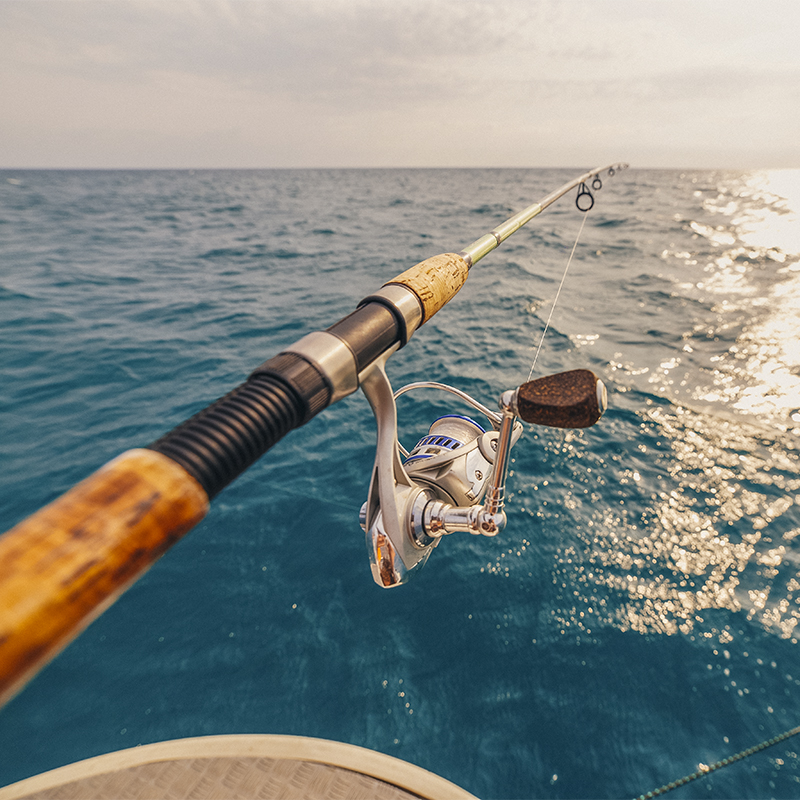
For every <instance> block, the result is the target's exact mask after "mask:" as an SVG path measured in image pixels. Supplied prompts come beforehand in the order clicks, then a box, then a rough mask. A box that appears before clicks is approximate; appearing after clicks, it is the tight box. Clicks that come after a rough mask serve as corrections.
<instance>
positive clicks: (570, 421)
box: [359, 359, 605, 588]
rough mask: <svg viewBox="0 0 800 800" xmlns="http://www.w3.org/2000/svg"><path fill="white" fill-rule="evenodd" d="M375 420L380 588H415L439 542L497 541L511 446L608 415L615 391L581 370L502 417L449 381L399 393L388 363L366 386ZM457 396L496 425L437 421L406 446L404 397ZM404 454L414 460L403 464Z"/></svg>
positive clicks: (370, 500) (541, 384) (505, 398)
mask: <svg viewBox="0 0 800 800" xmlns="http://www.w3.org/2000/svg"><path fill="white" fill-rule="evenodd" d="M361 387H362V389H363V391H364V394H365V395H366V397H367V399H368V400H369V402H370V405H371V406H372V409H373V411H374V413H375V418H376V420H377V423H378V443H377V448H376V454H375V465H374V467H373V471H372V481H371V483H370V488H369V494H368V497H367V502H366V503H364V505H363V506H362V507H361V513H360V515H359V517H360V522H361V527H362V529H363V530H364V531H365V533H366V538H367V550H368V553H369V558H370V565H371V568H372V576H373V578H374V580H375V582H376V583H377V584H378V585H379V586H382V587H384V588H391V587H393V586H399V585H401V584H403V583H406V582H407V581H408V580H409V578H410V577H411V574H412V573H413V572H415V571H417V570H418V569H420V568H421V567H422V566H423V565H424V564H425V562H426V561H427V560H428V557H429V556H430V554H431V552H432V550H433V548H434V547H436V546H437V545H438V543H439V540H440V539H441V538H442V537H443V536H445V535H447V534H449V533H455V532H467V533H472V534H482V535H484V536H496V535H497V534H498V533H499V532H500V531H501V530H503V528H504V527H505V524H506V515H505V512H504V510H503V505H504V496H505V481H506V475H507V472H508V464H509V461H510V451H511V448H512V446H513V445H514V444H516V442H517V441H518V439H519V437H520V435H521V434H522V423H521V422H520V421H519V419H517V415H520V416H521V417H522V419H524V420H525V421H527V422H534V423H537V422H538V423H539V424H545V425H550V426H554V427H562V428H577V427H587V426H588V425H591V424H594V422H596V421H597V419H599V417H600V415H601V414H602V413H603V411H604V410H605V387H604V386H603V384H602V382H601V381H599V380H598V379H597V378H596V377H595V376H594V375H593V374H592V373H591V372H588V371H587V370H573V371H571V372H567V373H560V374H559V375H551V376H547V377H546V378H539V379H537V380H535V381H530V382H529V383H526V384H523V385H522V386H521V387H519V388H518V389H515V390H509V391H507V392H505V393H504V394H503V395H502V396H501V398H500V402H499V406H500V413H497V412H494V411H491V410H489V409H488V408H486V407H485V406H483V405H482V404H481V403H479V402H478V401H477V400H475V399H474V398H472V397H470V396H469V395H467V394H466V393H465V392H462V391H460V390H458V389H455V388H453V387H452V386H447V385H446V384H441V383H433V382H421V383H415V384H410V385H408V386H405V387H403V388H402V389H400V390H399V391H397V392H394V393H393V392H392V388H391V385H390V383H389V379H388V377H387V376H386V371H385V359H382V360H381V362H380V363H379V364H377V365H376V367H375V368H374V369H372V370H371V371H370V372H369V374H368V375H367V376H365V377H364V378H363V379H362V382H361ZM423 388H426V389H439V390H442V391H446V392H449V393H451V394H454V395H456V396H457V397H459V398H460V399H462V400H463V401H465V402H467V403H469V404H470V405H471V406H472V407H473V408H475V409H477V410H478V411H480V412H481V413H482V414H484V416H485V417H486V418H487V420H488V422H489V425H490V427H491V430H486V429H484V427H483V426H482V425H480V424H478V423H477V422H475V420H473V419H471V418H469V417H465V416H462V415H459V414H447V415H445V416H442V417H439V418H438V419H436V420H434V421H433V423H431V426H430V428H429V430H428V433H427V434H426V435H425V436H423V437H422V438H421V439H420V440H419V441H418V442H417V444H416V445H415V446H414V448H413V449H412V450H411V452H410V453H409V452H406V451H405V449H404V448H402V446H401V445H400V444H399V442H398V440H397V405H396V402H395V400H396V398H397V397H399V396H400V395H402V394H405V393H406V392H408V391H411V390H412V389H423ZM401 452H402V454H403V456H404V457H405V458H401Z"/></svg>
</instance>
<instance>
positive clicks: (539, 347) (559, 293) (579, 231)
mask: <svg viewBox="0 0 800 800" xmlns="http://www.w3.org/2000/svg"><path fill="white" fill-rule="evenodd" d="M590 207H591V206H590ZM587 216H588V209H587V210H586V212H584V214H583V220H582V221H581V226H580V228H578V235H577V236H576V237H575V244H573V245H572V252H571V253H570V254H569V258H568V259H567V266H566V267H564V274H563V275H562V276H561V283H560V284H559V286H558V291H557V292H556V297H555V300H553V305H552V306H550V314H549V315H548V317H547V322H546V323H545V326H544V330H543V331H542V336H541V338H540V339H539V346H538V347H537V348H536V354H535V355H534V356H533V363H532V364H531V371H530V372H529V373H528V380H529V381H530V379H531V376H532V375H533V370H534V368H535V367H536V361H537V359H538V358H539V353H540V352H541V350H542V343H543V342H544V337H545V336H546V334H547V330H548V328H549V327H550V321H551V320H552V319H553V312H554V311H555V310H556V304H557V303H558V298H559V297H560V295H561V290H562V289H563V288H564V281H565V280H566V279H567V273H568V272H569V267H570V264H572V257H573V256H574V255H575V249H576V248H577V246H578V242H579V241H580V238H581V233H583V226H584V225H585V224H586V217H587Z"/></svg>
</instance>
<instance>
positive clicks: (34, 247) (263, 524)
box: [0, 154, 800, 800]
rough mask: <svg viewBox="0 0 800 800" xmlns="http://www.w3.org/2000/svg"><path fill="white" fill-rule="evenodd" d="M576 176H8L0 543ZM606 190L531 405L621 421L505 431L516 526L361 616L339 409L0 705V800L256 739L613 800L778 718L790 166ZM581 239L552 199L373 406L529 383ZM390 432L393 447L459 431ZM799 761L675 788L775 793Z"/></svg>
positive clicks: (799, 777)
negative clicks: (432, 260)
mask: <svg viewBox="0 0 800 800" xmlns="http://www.w3.org/2000/svg"><path fill="white" fill-rule="evenodd" d="M621 155H623V156H624V154H621ZM582 171H583V169H541V170H540V169H499V170H498V169H491V170H490V169H486V170H483V169H468V170H467V169H465V170H456V169H447V170H436V169H426V170H413V169H397V170H379V169H367V170H246V171H225V170H218V171H216V170H210V171H196V172H192V171H46V170H45V171H22V170H4V171H0V464H2V481H0V486H1V487H2V488H0V521H1V522H2V529H3V530H5V529H7V528H8V527H11V526H12V525H13V524H15V523H16V522H18V521H20V520H21V519H23V518H25V517H26V516H27V515H28V514H30V513H32V512H34V511H36V510H37V509H38V508H40V507H41V506H42V505H44V504H46V503H48V502H49V501H51V500H53V499H54V498H55V497H57V496H58V495H60V494H61V493H63V492H64V491H65V490H67V489H68V488H69V487H70V486H72V485H73V484H75V483H76V482H77V481H79V480H81V479H82V478H83V477H85V476H86V475H88V474H89V473H91V472H92V471H94V470H95V469H96V468H98V467H99V466H100V465H102V464H103V463H105V462H106V461H108V460H109V459H111V458H113V457H114V456H115V455H117V454H119V453H120V452H122V451H124V450H127V449H129V448H131V447H136V446H142V445H146V444H148V443H150V442H152V441H153V440H155V439H156V438H158V437H159V436H160V435H162V434H163V433H164V432H166V431H167V430H169V429H170V428H172V427H173V426H175V425H176V424H178V423H179V422H181V421H183V420H184V419H186V418H187V417H188V416H190V415H191V414H193V413H194V412H196V411H198V410H199V409H201V408H203V407H204V406H205V405H207V404H208V403H209V402H211V401H213V400H215V399H216V398H217V397H220V396H221V395H223V394H225V393H226V392H228V391H229V390H230V389H231V388H233V387H234V386H236V385H237V384H238V383H240V382H241V381H243V380H244V379H245V378H246V377H247V375H248V374H249V373H250V372H251V371H252V370H253V369H254V368H255V367H256V366H258V365H259V364H260V363H262V362H263V361H264V360H266V359H267V358H269V357H271V356H272V355H275V354H276V353H278V352H279V351H280V350H281V349H282V348H284V347H286V346H287V345H289V344H291V343H293V342H295V341H296V340H298V339H299V338H300V337H302V336H303V335H305V334H306V333H308V332H310V331H314V330H319V329H324V328H326V327H328V326H330V325H331V324H333V323H334V322H335V321H336V320H338V319H339V318H341V317H342V316H344V315H345V314H347V313H349V312H350V311H351V310H353V309H354V308H355V305H356V304H357V302H358V301H359V300H360V299H361V298H362V297H363V296H365V295H367V294H369V293H371V292H372V291H374V290H375V289H377V288H378V287H379V286H380V285H381V284H382V283H384V282H385V281H386V280H388V279H389V278H391V277H393V276H395V275H397V274H398V273H400V272H402V271H403V270H405V269H406V268H408V267H409V266H411V265H412V264H414V263H416V262H418V261H421V260H423V259H425V258H427V257H429V256H432V255H435V254H437V253H441V252H448V251H455V252H458V251H459V250H461V249H462V248H464V247H465V246H466V245H468V244H470V243H471V242H473V241H474V240H476V239H477V238H478V237H479V236H481V235H482V234H483V233H485V232H487V231H489V230H491V229H492V228H493V227H494V226H495V225H497V224H498V223H500V222H502V221H503V220H504V219H506V218H507V217H509V216H510V215H511V214H512V213H514V212H516V211H519V210H521V209H522V208H525V207H526V206H528V205H530V204H531V203H532V202H534V201H536V200H538V199H540V198H542V197H544V196H545V195H546V194H548V193H549V192H551V191H552V190H554V189H556V188H557V187H559V186H560V185H561V184H562V183H564V182H566V181H568V180H570V179H571V178H573V177H576V176H577V175H578V174H580V173H581V172H582ZM602 182H603V187H602V189H600V190H599V191H598V192H596V197H595V206H594V208H593V209H592V210H591V211H590V212H589V213H588V216H587V218H586V224H585V227H584V228H583V231H582V233H581V236H580V240H579V242H578V244H577V247H576V250H575V256H574V259H573V261H572V264H571V266H570V269H569V273H568V274H567V277H566V280H565V282H564V288H563V290H562V291H561V295H560V298H559V301H558V304H557V305H556V306H555V308H554V309H553V313H552V322H551V325H550V329H549V331H548V332H547V335H546V337H545V339H544V343H543V345H542V349H541V354H540V355H539V358H538V361H537V363H536V369H535V372H534V376H538V375H544V374H548V373H552V372H558V371H562V370H567V369H575V368H588V369H592V370H594V371H595V372H596V373H597V375H598V376H599V377H601V378H602V380H603V381H604V382H605V384H606V386H607V388H608V393H609V409H608V411H607V413H606V414H605V416H604V418H603V419H602V420H601V421H600V422H599V423H598V424H597V425H596V426H595V427H593V428H589V429H586V430H583V431H562V430H555V429H549V428H541V427H539V428H535V427H532V426H528V425H526V430H525V432H524V434H523V437H522V438H521V439H520V441H519V442H518V444H517V445H516V446H515V448H514V450H513V453H512V455H513V458H514V461H513V464H512V466H511V474H510V478H509V486H508V490H509V494H510V496H509V500H508V505H507V512H508V525H507V527H506V529H505V531H504V532H503V533H502V534H501V535H500V536H498V537H496V538H494V539H486V538H483V537H479V538H476V537H471V536H469V535H466V534H465V535H457V534H454V535H452V536H449V537H447V539H446V540H444V541H443V542H442V543H441V545H440V546H439V547H438V548H437V549H436V550H435V551H434V552H433V554H432V556H431V558H430V560H429V561H428V563H427V565H426V566H425V568H424V569H423V570H422V571H421V572H420V573H419V574H418V575H416V576H415V577H414V578H413V580H412V581H411V582H410V583H409V584H408V585H407V586H403V587H400V588H397V589H394V590H391V591H385V590H382V589H380V588H378V587H377V586H376V585H375V584H374V583H373V580H372V577H371V575H370V570H369V564H368V560H367V555H366V548H365V543H364V534H363V532H362V531H361V529H360V527H359V522H358V512H359V508H360V507H361V504H362V503H363V502H364V500H365V499H366V492H367V488H368V483H369V477H370V471H371V465H372V460H373V457H374V443H375V423H374V419H373V417H372V414H371V412H370V409H369V406H368V404H367V402H366V401H365V399H364V397H363V396H362V395H361V394H360V393H359V394H354V395H351V396H350V397H348V398H346V399H344V400H343V401H342V402H340V403H338V404H337V405H335V406H333V407H331V408H329V409H328V410H326V411H325V412H324V413H322V414H321V415H319V416H318V417H316V418H315V419H313V420H312V421H311V422H310V423H309V424H308V425H306V426H305V427H303V428H301V429H299V430H297V431H294V432H292V433H291V434H289V435H288V436H287V437H286V438H285V439H283V440H282V441H281V442H280V443H279V444H278V445H277V446H275V447H274V448H273V449H272V450H271V451H270V452H268V453H267V454H266V455H265V456H264V457H263V458H262V459H261V460H260V461H259V462H257V463H256V464H255V465H254V466H253V467H252V468H251V469H250V470H249V471H248V472H247V473H245V474H244V475H243V476H242V477H240V478H239V479H238V480H236V481H235V482H234V483H233V484H231V485H230V486H229V487H228V488H227V489H225V490H224V491H223V492H222V493H221V494H220V495H219V496H218V497H217V498H216V500H215V501H214V503H213V505H212V510H211V512H210V513H209V515H208V517H207V518H206V519H205V520H204V521H203V522H202V523H201V524H200V525H199V526H198V527H197V528H195V529H194V530H193V531H191V532H190V533H189V534H188V535H187V536H186V537H185V538H184V539H183V540H182V541H180V542H179V543H178V544H177V545H176V546H174V547H173V548H172V549H171V550H170V551H169V552H168V553H167V554H166V555H165V556H164V557H163V558H162V559H161V560H160V561H159V562H158V563H157V564H156V565H155V566H154V567H153V568H152V569H151V570H150V571H149V572H148V573H147V574H146V575H145V576H144V577H143V578H142V579H141V580H139V581H138V582H137V583H136V584H135V585H134V586H133V587H132V588H131V589H130V590H129V591H128V592H127V593H126V594H125V595H124V596H123V597H122V598H121V599H120V600H119V601H118V602H117V603H116V604H115V605H114V606H112V607H111V608H110V609H109V610H108V611H107V612H106V613H105V614H103V615H102V616H101V617H100V618H99V619H97V620H96V621H95V622H94V623H93V624H92V625H91V626H90V627H89V628H88V629H87V630H86V631H85V632H84V633H83V634H82V635H81V636H80V637H79V638H78V639H77V640H76V641H75V642H73V643H72V644H71V645H70V646H69V647H68V648H67V649H66V650H65V651H64V652H63V653H62V654H61V655H59V656H58V657H57V658H56V659H55V660H54V661H53V662H52V663H51V664H50V665H49V666H47V667H46V668H45V669H44V670H43V671H42V672H41V673H40V674H39V675H38V676H37V677H36V678H35V679H34V680H33V681H32V682H31V683H30V684H29V685H28V686H27V687H26V688H25V689H24V690H23V691H22V692H21V693H20V694H19V695H18V696H17V697H16V698H15V699H13V700H12V701H11V702H10V703H9V704H8V705H7V706H6V707H5V708H4V709H2V710H1V711H0V785H6V784H7V783H10V782H12V781H16V780H20V779H22V778H25V777H27V776H30V775H32V774H35V773H38V772H41V771H44V770H47V769H51V768H54V767H57V766H61V765H63V764H66V763H69V762H73V761H76V760H79V759H83V758H88V757H90V756H95V755H98V754H101V753H106V752H110V751H112V750H117V749H121V748H127V747H133V746H135V745H137V744H144V743H150V742H156V741H162V740H166V739H173V738H179V737H187V736H201V735H206V734H225V733H275V734H297V735H303V736H313V737H321V738H326V739H333V740H338V741H342V742H349V743H352V744H356V745H360V746H363V747H368V748H372V749H374V750H378V751H380V752H383V753H388V754H390V755H392V756H396V757H399V758H402V759H405V760H407V761H410V762H412V763H413V764H417V765H419V766H421V767H424V768H426V769H429V770H431V771H433V772H436V773H437V774H439V775H442V776H443V777H445V778H448V779H449V780H451V781H453V782H455V783H457V784H459V785H460V786H462V787H464V788H465V789H467V790H469V791H470V792H473V793H474V794H476V795H478V796H480V797H482V798H486V799H487V800H489V799H490V798H534V797H536V798H618V797H632V796H635V795H638V794H641V793H643V792H647V791H649V790H652V789H655V788H656V787H659V786H661V785H662V784H665V783H667V782H669V781H672V780H675V779H677V778H680V777H681V776H683V775H686V774H687V773H691V772H694V771H695V770H696V769H698V765H699V764H706V765H709V764H712V763H714V762H716V761H718V760H720V759H722V758H725V757H728V756H730V755H733V754H734V753H736V752H737V751H739V750H742V749H744V748H747V747H750V746H752V745H755V744H758V743H759V742H761V741H763V740H765V739H769V738H771V737H773V736H776V735H778V734H780V733H782V732H783V731H785V730H787V729H788V728H792V727H794V726H796V725H798V724H800V657H799V656H798V628H797V625H798V620H800V344H798V341H800V340H799V339H798V334H799V333H800V225H799V224H798V222H799V221H798V215H799V214H800V171H761V172H726V171H670V170H657V171H656V170H653V171H651V170H642V169H636V168H635V167H634V168H631V169H629V170H627V171H624V172H621V173H618V174H616V175H615V176H613V177H609V176H607V175H606V174H604V175H603V177H602ZM581 221H582V213H581V212H580V211H579V210H577V209H576V207H575V203H574V193H573V194H572V195H571V196H569V197H565V198H563V199H562V200H561V201H559V202H558V203H556V204H555V205H554V206H552V207H551V208H550V209H548V210H547V211H545V212H544V213H543V214H542V215H541V216H539V217H537V218H536V219H534V220H533V221H532V222H531V223H530V224H529V225H528V226H527V227H526V228H524V229H523V230H521V231H519V232H518V233H516V234H515V235H514V236H513V237H512V238H511V239H509V240H508V241H507V242H506V243H505V244H504V245H502V246H501V247H500V248H498V249H497V250H496V251H494V252H493V253H491V254H489V255H488V256H487V257H486V258H485V259H484V260H483V261H481V262H480V263H479V264H477V265H476V266H475V267H474V268H473V269H472V271H471V273H470V278H469V280H468V282H467V283H466V285H465V286H464V288H463V289H462V290H461V292H460V293H459V294H458V295H457V296H456V297H455V298H454V299H453V301H452V302H451V303H449V305H448V306H446V307H445V308H444V309H443V310H442V311H440V312H439V313H438V314H437V315H436V316H435V317H434V318H433V319H432V320H431V321H430V322H429V323H428V324H427V325H425V326H424V327H423V328H422V329H420V330H419V331H418V332H417V333H416V334H415V336H414V337H413V338H412V340H411V341H410V342H409V344H408V345H407V346H406V347H405V348H403V349H402V350H401V351H399V352H398V353H397V354H395V355H394V356H392V358H391V359H390V361H389V364H388V373H389V376H390V378H391V380H392V382H393V385H394V386H395V388H399V387H400V386H402V385H404V384H406V383H409V382H412V381H418V380H434V381H442V382H445V383H449V384H452V385H453V386H456V387H457V388H459V389H463V390H465V391H467V392H469V393H470V394H472V395H474V396H475V397H477V398H478V399H479V400H481V401H482V402H484V403H485V404H487V405H489V406H492V407H494V405H495V403H496V401H497V398H498V397H499V395H500V394H501V393H502V392H503V391H504V390H506V389H509V388H513V387H515V386H517V385H519V384H521V383H522V382H524V381H525V380H527V378H528V374H529V371H530V368H531V363H532V360H533V354H534V352H535V350H536V347H537V345H538V343H539V339H540V337H541V334H542V330H543V327H544V324H545V321H546V320H547V318H548V317H549V316H550V313H551V307H552V303H553V300H554V298H555V295H556V292H557V290H558V286H559V283H560V281H561V277H562V274H563V272H564V268H565V266H566V263H567V259H568V258H569V254H570V251H571V249H572V246H573V244H574V243H575V238H576V236H577V234H578V231H579V228H580V225H581ZM398 406H399V415H400V439H401V441H402V442H403V443H404V444H405V446H406V447H407V448H410V447H411V446H412V445H413V444H414V443H415V442H416V441H417V439H418V438H419V437H420V436H422V435H424V433H425V432H426V431H427V428H428V425H429V424H430V423H431V422H432V421H433V419H435V418H436V417H437V416H440V415H442V414H445V413H470V412H469V409H468V408H465V407H464V406H462V405H461V404H460V403H459V402H458V401H457V400H456V399H455V398H453V397H452V396H450V395H444V394H441V395H440V394H438V393H433V392H425V393H418V394H412V395H409V396H407V397H403V398H401V399H400V400H399V401H398ZM1 571H2V565H0V572H1ZM798 752H800V741H798V740H797V739H789V740H787V741H785V742H784V743H782V744H780V745H776V746H775V747H772V748H770V749H768V750H765V751H763V752H761V753H759V754H757V755H754V756H752V757H750V758H747V759H744V760H743V761H740V762H738V763H736V764H734V765H732V766H729V767H726V768H724V769H721V770H719V771H717V772H714V773H713V774H711V775H709V776H706V777H704V778H702V779H700V780H699V781H696V782H693V783H690V784H688V785H686V786H683V787H682V788H680V789H677V790H676V791H675V792H674V794H673V795H672V796H674V797H676V798H679V797H683V798H687V797H703V798H705V797H713V798H719V797H748V798H768V797H774V798H796V797H798V796H800V759H799V758H798V755H797V754H798Z"/></svg>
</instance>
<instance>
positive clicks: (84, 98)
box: [0, 0, 800, 169]
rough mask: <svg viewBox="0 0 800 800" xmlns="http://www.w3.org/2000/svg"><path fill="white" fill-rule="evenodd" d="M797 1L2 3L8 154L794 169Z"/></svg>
mask: <svg viewBox="0 0 800 800" xmlns="http://www.w3.org/2000/svg"><path fill="white" fill-rule="evenodd" d="M799 143H800V0H759V2H757V3H756V2H753V0H747V2H745V1H744V0H687V1H686V2H684V1H683V0H196V1H194V2H189V1H188V0H158V2H142V1H140V0H89V1H88V2H87V1H86V0H0V167H295V166H298V167H303V166H320V167H340V166H344V167H348V166H355V167H360V166H367V167H368V166H401V167H404V166H423V167H427V166H534V167H535V166H568V167H569V166H593V165H595V164H599V163H603V162H609V161H614V160H625V161H629V162H631V164H632V165H633V166H641V167H679V168H680V167H732V168H743V169H747V168H759V167H800V144H799Z"/></svg>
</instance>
